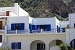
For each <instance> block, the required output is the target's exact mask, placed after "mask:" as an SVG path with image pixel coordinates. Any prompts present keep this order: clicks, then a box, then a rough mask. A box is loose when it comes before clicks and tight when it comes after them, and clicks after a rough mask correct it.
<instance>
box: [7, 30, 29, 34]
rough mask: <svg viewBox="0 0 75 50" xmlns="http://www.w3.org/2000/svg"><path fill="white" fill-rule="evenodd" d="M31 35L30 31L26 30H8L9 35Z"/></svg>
mask: <svg viewBox="0 0 75 50" xmlns="http://www.w3.org/2000/svg"><path fill="white" fill-rule="evenodd" d="M26 33H29V29H25V30H7V34H26Z"/></svg>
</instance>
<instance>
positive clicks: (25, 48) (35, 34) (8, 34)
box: [0, 3, 75, 50]
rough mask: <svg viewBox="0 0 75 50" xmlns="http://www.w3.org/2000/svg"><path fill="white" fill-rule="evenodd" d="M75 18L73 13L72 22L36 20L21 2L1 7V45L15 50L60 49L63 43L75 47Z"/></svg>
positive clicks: (70, 17)
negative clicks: (12, 5)
mask: <svg viewBox="0 0 75 50" xmlns="http://www.w3.org/2000/svg"><path fill="white" fill-rule="evenodd" d="M74 16H75V14H70V15H69V21H59V20H58V19H57V18H56V17H53V18H32V17H30V16H29V14H28V13H27V12H26V11H24V10H23V9H22V8H21V7H20V6H19V5H18V4H17V3H16V4H15V5H14V7H0V42H1V43H2V46H5V47H10V48H11V49H12V50H16V49H19V50H59V48H58V45H60V44H61V43H65V44H68V45H69V46H71V47H72V48H75V34H74V32H75V30H74V26H75V17H74ZM69 25H70V26H69ZM66 27H70V28H69V29H67V28H66ZM72 41H74V42H72Z"/></svg>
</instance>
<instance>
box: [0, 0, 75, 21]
mask: <svg viewBox="0 0 75 50" xmlns="http://www.w3.org/2000/svg"><path fill="white" fill-rule="evenodd" d="M64 1H65V2H64ZM15 2H18V3H19V5H20V6H21V7H22V8H23V9H24V10H26V11H27V12H28V13H29V14H30V16H31V17H37V18H38V17H42V18H43V17H54V16H57V18H58V19H59V20H64V19H66V18H67V17H68V13H70V12H75V11H74V10H75V9H74V8H72V7H74V4H75V3H73V2H74V0H2V1H0V6H1V7H3V6H13V3H15ZM72 3H73V4H72Z"/></svg>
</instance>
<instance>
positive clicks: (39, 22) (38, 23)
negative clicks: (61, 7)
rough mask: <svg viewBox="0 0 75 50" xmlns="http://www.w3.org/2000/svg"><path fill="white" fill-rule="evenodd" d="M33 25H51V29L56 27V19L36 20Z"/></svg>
mask: <svg viewBox="0 0 75 50" xmlns="http://www.w3.org/2000/svg"><path fill="white" fill-rule="evenodd" d="M32 24H34V25H45V24H51V29H53V28H55V27H56V23H55V18H34V19H33V20H32Z"/></svg>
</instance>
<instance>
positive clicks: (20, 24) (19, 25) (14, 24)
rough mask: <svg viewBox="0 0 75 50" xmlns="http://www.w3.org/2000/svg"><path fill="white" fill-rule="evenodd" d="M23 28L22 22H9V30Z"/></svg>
mask: <svg viewBox="0 0 75 50" xmlns="http://www.w3.org/2000/svg"><path fill="white" fill-rule="evenodd" d="M16 29H17V30H24V23H13V24H11V30H16Z"/></svg>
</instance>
